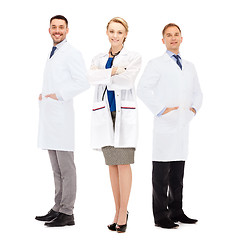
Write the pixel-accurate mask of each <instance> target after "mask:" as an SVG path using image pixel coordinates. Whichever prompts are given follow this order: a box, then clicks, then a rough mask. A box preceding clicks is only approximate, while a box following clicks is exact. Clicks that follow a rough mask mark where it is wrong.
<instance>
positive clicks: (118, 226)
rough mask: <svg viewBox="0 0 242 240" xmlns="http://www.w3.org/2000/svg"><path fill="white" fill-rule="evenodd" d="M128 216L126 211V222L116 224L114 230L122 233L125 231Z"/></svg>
mask: <svg viewBox="0 0 242 240" xmlns="http://www.w3.org/2000/svg"><path fill="white" fill-rule="evenodd" d="M128 216H129V212H128V211H127V218H126V224H124V225H118V224H116V231H117V232H118V233H124V232H126V229H127V222H128Z"/></svg>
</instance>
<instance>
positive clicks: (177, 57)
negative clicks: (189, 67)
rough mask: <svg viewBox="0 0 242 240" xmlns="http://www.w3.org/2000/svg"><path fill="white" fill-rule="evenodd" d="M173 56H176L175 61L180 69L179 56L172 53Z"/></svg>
mask: <svg viewBox="0 0 242 240" xmlns="http://www.w3.org/2000/svg"><path fill="white" fill-rule="evenodd" d="M173 57H175V58H176V63H177V65H178V66H179V67H180V69H181V70H182V65H181V62H180V58H181V57H180V56H179V55H173Z"/></svg>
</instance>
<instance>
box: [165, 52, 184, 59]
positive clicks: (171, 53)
mask: <svg viewBox="0 0 242 240" xmlns="http://www.w3.org/2000/svg"><path fill="white" fill-rule="evenodd" d="M166 53H167V54H168V55H169V57H172V56H173V55H175V53H173V52H171V51H169V50H166ZM177 55H178V56H179V57H180V58H181V54H180V53H178V54H177Z"/></svg>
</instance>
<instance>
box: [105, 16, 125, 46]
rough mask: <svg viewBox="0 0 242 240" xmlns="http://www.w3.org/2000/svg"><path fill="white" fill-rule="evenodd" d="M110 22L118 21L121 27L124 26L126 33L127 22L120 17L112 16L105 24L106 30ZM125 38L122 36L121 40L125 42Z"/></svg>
mask: <svg viewBox="0 0 242 240" xmlns="http://www.w3.org/2000/svg"><path fill="white" fill-rule="evenodd" d="M111 22H115V23H120V24H122V25H123V27H124V28H125V30H126V32H127V33H128V31H129V26H128V23H127V22H126V21H125V20H124V19H123V18H121V17H114V18H112V19H111V20H110V21H109V22H108V24H107V30H108V27H109V25H110V23H111ZM125 40H126V38H124V41H123V42H125Z"/></svg>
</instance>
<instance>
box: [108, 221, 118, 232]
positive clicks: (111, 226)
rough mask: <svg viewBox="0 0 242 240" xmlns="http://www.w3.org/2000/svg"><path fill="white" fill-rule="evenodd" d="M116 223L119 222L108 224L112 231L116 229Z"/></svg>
mask: <svg viewBox="0 0 242 240" xmlns="http://www.w3.org/2000/svg"><path fill="white" fill-rule="evenodd" d="M116 225H117V223H112V224H110V225H108V229H109V230H111V231H116Z"/></svg>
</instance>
